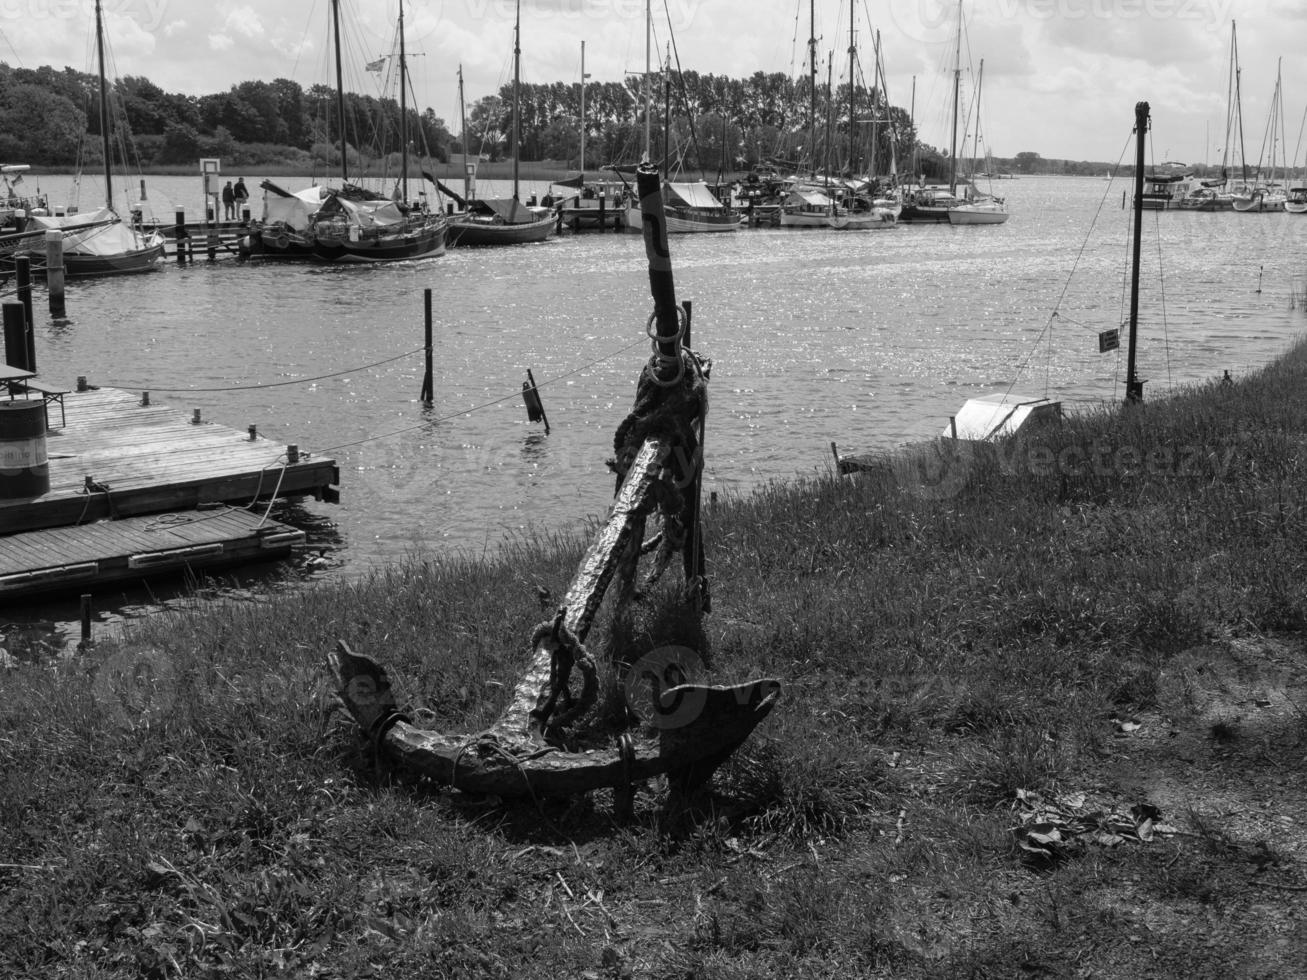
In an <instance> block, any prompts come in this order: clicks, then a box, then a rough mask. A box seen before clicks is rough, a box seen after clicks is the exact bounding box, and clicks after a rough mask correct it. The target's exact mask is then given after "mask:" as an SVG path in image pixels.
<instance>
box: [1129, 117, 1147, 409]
mask: <svg viewBox="0 0 1307 980" xmlns="http://www.w3.org/2000/svg"><path fill="white" fill-rule="evenodd" d="M1147 132H1148V103H1147V102H1137V103H1135V211H1134V229H1133V234H1134V250H1133V252H1132V253H1131V259H1130V346H1129V352H1128V354H1127V356H1126V369H1125V402H1126V404H1127V405H1133V404H1136V403H1138V402H1142V401H1143V400H1144V383H1143V381H1141V380H1139V378H1138V377H1137V376H1136V374H1135V346H1136V341H1137V339H1138V338H1137V336H1136V335H1137V334H1138V332H1139V246H1140V243H1141V242H1142V240H1143V231H1144V220H1143V219H1144V138H1145V134H1146V133H1147Z"/></svg>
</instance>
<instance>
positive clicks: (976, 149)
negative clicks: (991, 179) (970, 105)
mask: <svg viewBox="0 0 1307 980" xmlns="http://www.w3.org/2000/svg"><path fill="white" fill-rule="evenodd" d="M984 81H985V59H984V58H981V59H980V71H979V72H977V73H976V135H975V138H974V139H973V140H972V142H971V174H972V178H973V181H974V178H975V173H976V159H977V158H978V157H979V156H980V86H981V85H982V84H983V83H984ZM972 190H975V187H974V186H973V187H972ZM991 190H992V185H991Z"/></svg>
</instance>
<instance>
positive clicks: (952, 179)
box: [948, 0, 962, 194]
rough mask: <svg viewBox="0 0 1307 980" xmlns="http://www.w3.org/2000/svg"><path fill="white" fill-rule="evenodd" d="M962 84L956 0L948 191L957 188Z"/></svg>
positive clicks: (960, 5) (960, 40) (960, 16)
mask: <svg viewBox="0 0 1307 980" xmlns="http://www.w3.org/2000/svg"><path fill="white" fill-rule="evenodd" d="M961 84H962V0H958V41H957V49H956V50H955V51H954V54H953V132H952V135H951V136H950V137H949V144H948V189H949V193H950V194H956V193H957V188H958V88H959V87H960V86H961Z"/></svg>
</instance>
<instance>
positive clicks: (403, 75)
mask: <svg viewBox="0 0 1307 980" xmlns="http://www.w3.org/2000/svg"><path fill="white" fill-rule="evenodd" d="M407 80H408V65H407V63H406V62H405V61H404V0H399V187H400V195H401V197H402V199H403V201H404V204H405V205H407V204H408V96H407V92H406V91H405V85H404V83H405V82H406V81H407Z"/></svg>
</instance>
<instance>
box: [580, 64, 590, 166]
mask: <svg viewBox="0 0 1307 980" xmlns="http://www.w3.org/2000/svg"><path fill="white" fill-rule="evenodd" d="M589 77H590V76H589V75H587V74H586V73H585V42H584V41H582V42H581V180H582V182H584V181H585V80H586V79H587V78H589Z"/></svg>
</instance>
